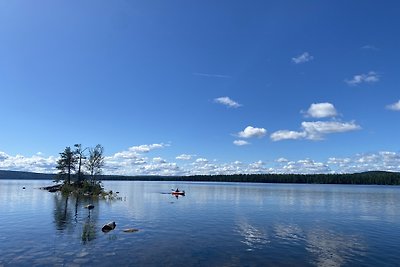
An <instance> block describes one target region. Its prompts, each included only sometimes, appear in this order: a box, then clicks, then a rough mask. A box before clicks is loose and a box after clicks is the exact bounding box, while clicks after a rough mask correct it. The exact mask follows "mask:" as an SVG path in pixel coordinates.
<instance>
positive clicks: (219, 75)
mask: <svg viewBox="0 0 400 267" xmlns="http://www.w3.org/2000/svg"><path fill="white" fill-rule="evenodd" d="M193 75H195V76H202V77H208V78H222V79H229V78H232V77H231V76H229V75H225V74H211V73H202V72H194V73H193Z"/></svg>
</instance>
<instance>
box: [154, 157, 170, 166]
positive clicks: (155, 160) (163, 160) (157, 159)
mask: <svg viewBox="0 0 400 267" xmlns="http://www.w3.org/2000/svg"><path fill="white" fill-rule="evenodd" d="M153 162H156V163H160V164H163V163H167V161H166V160H165V159H163V158H161V157H155V158H153Z"/></svg>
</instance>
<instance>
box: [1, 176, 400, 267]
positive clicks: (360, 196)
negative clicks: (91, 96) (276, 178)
mask: <svg viewBox="0 0 400 267" xmlns="http://www.w3.org/2000/svg"><path fill="white" fill-rule="evenodd" d="M51 184H52V183H51V181H46V180H40V181H39V180H38V181H26V180H0V225H1V228H0V266H54V265H56V266H93V265H96V266H398V265H399V263H400V253H399V251H400V187H397V186H363V185H302V184H246V183H194V182H187V183H185V182H183V183H182V182H179V183H177V182H138V181H105V182H104V187H105V188H106V189H107V190H113V191H114V192H115V191H119V194H118V196H119V197H118V198H116V199H114V200H98V199H90V198H82V197H81V198H78V199H77V198H76V197H73V196H69V197H64V196H62V195H61V194H60V193H59V192H58V193H49V192H47V191H44V190H40V189H38V187H41V186H45V185H51ZM23 187H25V189H23ZM176 187H179V189H181V190H185V192H186V196H181V197H178V198H176V197H174V196H172V195H171V194H170V192H171V188H176ZM89 203H91V204H94V206H95V208H94V209H93V210H91V211H90V214H89V210H88V209H85V208H84V206H85V205H87V204H89ZM109 221H115V222H116V225H117V226H116V228H115V229H114V230H112V231H110V232H108V233H103V232H102V231H101V228H102V226H103V225H104V224H105V223H107V222H109ZM126 228H135V229H138V230H139V231H138V232H133V233H126V232H124V231H123V229H126Z"/></svg>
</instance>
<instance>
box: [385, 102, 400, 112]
mask: <svg viewBox="0 0 400 267" xmlns="http://www.w3.org/2000/svg"><path fill="white" fill-rule="evenodd" d="M386 108H387V109H389V110H394V111H400V100H399V101H397V102H396V103H393V104H390V105H387V106H386Z"/></svg>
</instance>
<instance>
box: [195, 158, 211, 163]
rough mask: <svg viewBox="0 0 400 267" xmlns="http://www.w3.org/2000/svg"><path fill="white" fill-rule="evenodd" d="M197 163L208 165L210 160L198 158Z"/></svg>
mask: <svg viewBox="0 0 400 267" xmlns="http://www.w3.org/2000/svg"><path fill="white" fill-rule="evenodd" d="M195 162H196V163H202V164H205V163H208V159H205V158H198V159H196V160H195Z"/></svg>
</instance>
